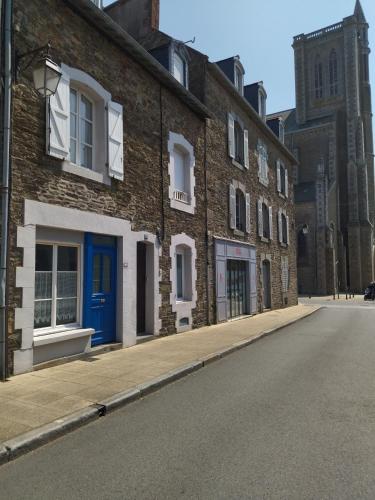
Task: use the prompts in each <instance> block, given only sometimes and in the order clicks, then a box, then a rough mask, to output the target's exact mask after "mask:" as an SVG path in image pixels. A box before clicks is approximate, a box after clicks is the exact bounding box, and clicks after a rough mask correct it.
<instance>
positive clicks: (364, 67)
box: [363, 54, 369, 82]
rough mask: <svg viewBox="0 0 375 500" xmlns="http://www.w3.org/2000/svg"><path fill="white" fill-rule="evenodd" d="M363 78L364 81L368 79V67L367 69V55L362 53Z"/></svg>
mask: <svg viewBox="0 0 375 500" xmlns="http://www.w3.org/2000/svg"><path fill="white" fill-rule="evenodd" d="M363 79H364V80H365V82H368V81H369V69H368V55H367V54H363Z"/></svg>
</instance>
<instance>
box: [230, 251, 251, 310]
mask: <svg viewBox="0 0 375 500" xmlns="http://www.w3.org/2000/svg"><path fill="white" fill-rule="evenodd" d="M246 276H247V264H246V262H244V261H241V260H228V261H227V300H228V311H229V317H230V318H236V317H238V316H242V315H244V314H247V306H246V304H247V287H246Z"/></svg>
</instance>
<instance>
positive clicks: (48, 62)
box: [16, 42, 62, 98]
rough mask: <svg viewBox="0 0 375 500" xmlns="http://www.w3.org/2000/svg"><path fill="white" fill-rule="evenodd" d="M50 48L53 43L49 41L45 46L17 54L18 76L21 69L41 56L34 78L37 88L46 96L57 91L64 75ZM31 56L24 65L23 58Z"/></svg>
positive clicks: (34, 71)
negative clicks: (22, 64) (51, 55)
mask: <svg viewBox="0 0 375 500" xmlns="http://www.w3.org/2000/svg"><path fill="white" fill-rule="evenodd" d="M50 50H51V44H50V42H48V43H47V45H44V46H43V47H38V48H37V49H34V50H30V51H28V52H25V53H24V54H16V71H17V76H18V75H19V73H20V72H21V71H24V70H26V69H27V68H29V67H30V66H31V65H32V64H33V62H34V61H35V59H36V58H37V57H38V56H39V60H38V62H37V64H36V65H35V68H34V70H33V79H34V87H35V89H36V90H37V91H38V92H39V94H40V95H41V96H43V97H44V98H46V97H50V96H52V95H54V94H55V93H56V90H57V87H58V85H59V83H60V79H61V75H62V72H61V69H60V67H59V66H58V65H57V64H56V63H55V62H54V61H52V59H51V58H50V55H49V53H50ZM29 56H30V60H29V61H28V62H27V64H25V66H23V67H22V66H21V61H22V59H24V58H25V57H29Z"/></svg>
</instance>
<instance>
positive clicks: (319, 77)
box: [315, 56, 323, 99]
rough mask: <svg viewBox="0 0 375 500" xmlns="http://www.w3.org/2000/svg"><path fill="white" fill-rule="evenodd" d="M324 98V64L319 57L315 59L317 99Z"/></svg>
mask: <svg viewBox="0 0 375 500" xmlns="http://www.w3.org/2000/svg"><path fill="white" fill-rule="evenodd" d="M322 97H323V64H322V61H321V59H320V57H319V56H316V59H315V99H322Z"/></svg>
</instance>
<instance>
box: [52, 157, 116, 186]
mask: <svg viewBox="0 0 375 500" xmlns="http://www.w3.org/2000/svg"><path fill="white" fill-rule="evenodd" d="M61 170H62V171H63V172H68V173H69V174H73V175H79V176H80V177H83V178H85V179H89V180H91V181H95V182H100V183H101V184H106V185H107V186H110V185H111V179H110V177H109V176H108V175H107V174H106V173H105V174H104V173H100V172H95V171H94V170H90V169H88V168H85V167H80V166H78V165H75V164H74V163H71V162H70V161H64V162H63V163H62V167H61Z"/></svg>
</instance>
